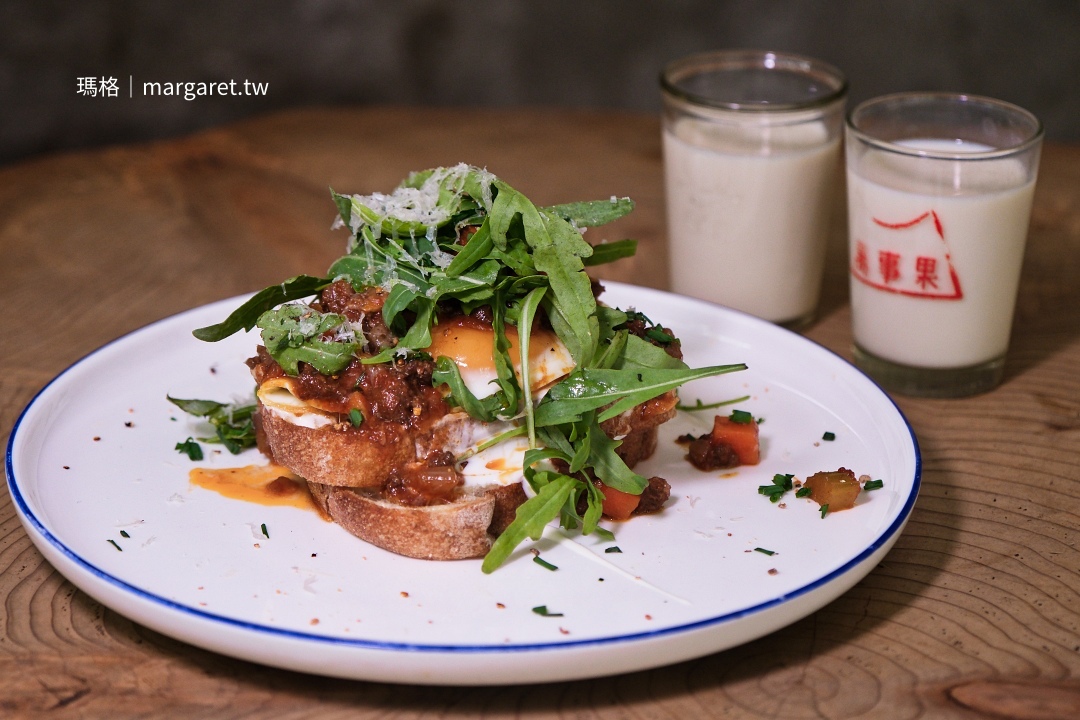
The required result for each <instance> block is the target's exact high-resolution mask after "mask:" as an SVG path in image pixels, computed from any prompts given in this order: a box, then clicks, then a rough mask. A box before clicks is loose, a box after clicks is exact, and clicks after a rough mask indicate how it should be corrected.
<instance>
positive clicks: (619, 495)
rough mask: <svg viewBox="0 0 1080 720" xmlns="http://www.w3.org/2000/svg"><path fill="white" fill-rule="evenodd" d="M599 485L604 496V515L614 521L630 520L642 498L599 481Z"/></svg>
mask: <svg viewBox="0 0 1080 720" xmlns="http://www.w3.org/2000/svg"><path fill="white" fill-rule="evenodd" d="M597 485H599V487H600V492H602V493H603V494H604V515H607V516H608V517H609V518H611V519H612V520H629V519H630V515H631V514H632V513H633V512H634V510H636V509H637V506H638V503H639V502H641V496H640V495H634V494H633V493H628V492H623V491H622V490H616V489H615V488H612V487H608V486H607V485H605V484H603V483H602V482H599V481H597Z"/></svg>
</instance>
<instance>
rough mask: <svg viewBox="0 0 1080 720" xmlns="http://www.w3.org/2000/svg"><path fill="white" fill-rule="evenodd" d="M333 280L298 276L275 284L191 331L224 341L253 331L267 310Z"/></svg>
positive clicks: (209, 340) (208, 339)
mask: <svg viewBox="0 0 1080 720" xmlns="http://www.w3.org/2000/svg"><path fill="white" fill-rule="evenodd" d="M331 282H332V280H331V279H329V278H317V277H312V276H310V275H297V276H296V277H294V278H290V279H288V280H286V281H285V282H283V283H281V284H280V285H272V286H270V287H268V288H266V289H264V290H261V291H259V292H257V293H255V294H254V295H253V296H252V297H251V298H249V299H248V300H247V302H245V303H244V304H243V305H241V306H240V307H238V308H237V309H236V310H234V311H233V312H232V314H231V315H229V317H227V318H225V320H224V321H222V322H220V323H218V324H217V325H209V326H207V327H202V328H198V329H197V330H194V331H193V332H192V333H191V334H192V335H194V336H195V337H197V338H198V339H200V340H204V341H206V342H217V341H218V340H224V339H225V338H227V337H229V336H230V335H232V334H233V333H236V332H239V331H240V330H250V329H251V328H253V327H255V323H256V322H258V320H259V316H261V315H262V314H263V313H264V312H266V311H267V310H271V309H272V308H275V307H277V306H278V305H280V304H281V303H283V302H288V301H290V300H299V299H301V298H306V297H311V296H312V295H314V294H315V293H317V292H319V291H320V290H322V289H323V288H324V287H326V286H327V285H329V284H330V283H331Z"/></svg>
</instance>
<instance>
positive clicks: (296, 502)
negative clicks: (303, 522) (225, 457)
mask: <svg viewBox="0 0 1080 720" xmlns="http://www.w3.org/2000/svg"><path fill="white" fill-rule="evenodd" d="M188 480H189V481H190V482H191V484H192V485H197V486H199V487H201V488H204V489H206V490H211V491H213V492H216V493H218V494H220V495H224V496H225V497H227V498H233V499H234V500H244V501H247V502H252V503H256V504H258V505H289V506H292V507H297V508H300V509H302V510H315V509H316V508H315V503H314V501H313V500H312V499H311V493H309V492H308V488H307V483H305V482H304V481H303V480H301V479H300V478H299V477H297V476H296V475H294V474H293V473H292V472H290V471H289V470H288V469H287V468H284V467H282V466H281V465H247V466H245V467H238V468H222V469H214V468H194V469H193V470H191V472H190V473H188Z"/></svg>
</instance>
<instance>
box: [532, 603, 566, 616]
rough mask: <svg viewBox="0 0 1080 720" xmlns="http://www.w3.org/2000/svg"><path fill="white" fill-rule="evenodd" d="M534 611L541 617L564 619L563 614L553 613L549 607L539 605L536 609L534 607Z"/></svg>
mask: <svg viewBox="0 0 1080 720" xmlns="http://www.w3.org/2000/svg"><path fill="white" fill-rule="evenodd" d="M532 611H533V612H534V613H536V614H537V615H539V616H541V617H562V616H563V614H562V613H557V612H551V611H550V610H548V607H547V605H537V606H536V607H534V608H533V609H532Z"/></svg>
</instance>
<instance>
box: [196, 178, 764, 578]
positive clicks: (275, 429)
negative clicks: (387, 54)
mask: <svg viewBox="0 0 1080 720" xmlns="http://www.w3.org/2000/svg"><path fill="white" fill-rule="evenodd" d="M333 198H334V200H335V202H336V204H337V207H338V210H339V213H340V216H341V219H340V224H342V225H344V226H346V227H348V229H349V231H350V240H349V246H348V252H347V254H346V255H345V256H344V257H342V258H340V259H339V260H337V261H336V262H335V263H334V264H333V265H332V266H331V267H330V268H329V270H328V271H327V273H326V276H325V277H311V276H298V277H294V278H292V279H290V280H287V281H285V282H283V283H282V284H280V285H275V286H273V287H270V288H267V289H266V290H263V291H262V292H260V293H257V294H256V295H254V296H253V297H252V298H251V299H250V300H248V301H247V302H246V303H244V305H242V306H241V307H240V308H238V309H237V310H236V311H235V312H234V313H233V314H232V315H230V316H229V318H227V319H226V320H225V321H224V322H222V323H220V324H218V325H214V326H211V327H207V328H201V329H199V330H197V331H195V335H196V337H198V338H200V339H203V340H208V341H215V340H220V339H222V338H224V337H227V336H229V335H231V334H232V333H234V332H237V331H239V330H241V329H245V330H250V329H252V328H253V327H255V326H258V328H259V329H260V330H261V334H262V344H261V345H260V346H259V347H258V349H257V351H256V354H255V355H254V357H252V358H251V359H249V360H248V365H249V367H250V368H251V372H252V375H253V376H254V378H255V381H256V383H257V391H256V397H257V403H256V410H255V412H254V425H255V429H256V433H257V438H258V444H259V447H260V449H261V450H262V451H263V452H264V453H266V454H267V455H269V456H270V457H272V459H273V460H274V461H275V462H277V463H279V464H281V465H284V466H285V467H287V468H289V469H290V470H291V471H293V472H294V473H296V474H297V475H298V476H300V477H301V478H303V479H304V480H306V481H307V483H308V486H309V488H310V490H311V494H312V496H313V498H314V499H315V501H316V504H317V505H318V506H319V507H320V508H321V509H322V511H323V512H324V513H326V514H327V515H328V516H329V517H330V518H331V519H333V520H334V521H335V522H337V523H339V524H341V525H342V526H343V527H345V528H346V529H348V530H349V531H350V532H351V533H353V534H354V535H356V536H358V537H360V538H362V539H364V540H366V541H368V542H370V543H372V544H375V545H378V546H380V547H383V548H386V549H388V550H391V551H393V552H396V553H400V554H403V555H408V556H411V557H418V558H428V559H439V560H448V559H458V558H471V557H481V556H486V557H485V562H484V566H483V567H484V570H485V571H491V570H492V569H494V568H495V567H497V566H498V565H499V564H500V563H501V562H503V561H504V560H505V559H506V558H507V557H508V556H509V555H510V553H511V552H512V551H513V549H514V548H515V547H516V546H517V545H518V544H519V543H521V542H522V541H523V540H524V539H525V538H526V537H532V538H538V537H539V536H540V533H541V532H542V531H543V528H544V526H545V525H547V524H548V523H550V522H551V521H553V520H555V519H559V520H560V522H561V523H562V525H563V526H564V527H567V528H580V530H581V531H582V532H584V533H592V532H597V531H599V532H605V531H604V530H603V529H601V528H600V526H599V525H598V523H599V521H600V520H601V517H602V516H604V515H606V516H608V517H611V518H615V519H625V518H627V517H629V516H630V515H631V514H634V513H641V512H653V511H656V510H659V509H660V508H661V507H662V506H663V504H664V502H665V501H666V500H667V499H668V493H669V488H668V485H667V483H666V482H665V481H664V480H662V479H660V478H652V479H649V478H645V477H642V476H641V475H639V474H637V473H635V472H634V471H633V469H632V468H633V467H634V466H635V465H636V464H637V463H638V462H639V461H640V460H643V459H644V458H647V457H648V456H649V455H651V454H652V452H653V451H654V449H655V447H656V439H657V427H658V426H659V425H660V424H662V423H663V422H665V421H667V420H668V419H670V418H671V417H672V416H673V415H674V414H675V405H676V402H677V397H676V388H677V387H678V386H679V385H681V384H683V383H685V382H687V381H689V380H693V379H696V378H701V377H706V376H710V375H716V374H720V373H723V372H729V371H732V370H739V369H742V368H743V366H742V365H727V366H714V367H707V368H701V369H690V368H688V367H687V366H686V364H685V363H683V361H682V359H681V352H680V346H679V341H678V340H677V339H676V338H675V336H674V335H673V333H672V332H671V331H670V330H669V329H667V328H664V327H660V326H657V325H654V324H653V323H651V322H650V321H649V319H648V318H647V317H646V316H644V315H642V314H641V313H639V312H635V311H634V310H632V309H627V310H620V309H616V308H612V307H607V306H605V305H604V304H603V303H602V302H598V301H597V295H598V294H599V293H600V291H601V288H600V286H599V285H598V284H597V283H594V282H593V281H592V280H591V279H590V278H589V276H588V275H587V274H586V271H585V268H586V266H589V265H595V264H597V263H601V262H608V261H611V260H615V259H619V258H621V257H626V256H628V255H631V254H633V252H634V250H635V243H634V242H633V241H630V240H624V241H619V242H613V243H604V244H598V245H595V246H593V245H590V244H589V243H588V242H586V241H585V239H584V238H583V234H584V232H585V229H586V228H588V227H592V226H596V225H601V224H604V223H607V222H609V221H612V220H614V219H617V218H618V217H620V216H622V215H624V214H626V213H627V212H629V211H630V210H631V209H632V208H633V204H632V203H631V202H630V200H629V199H625V198H623V199H617V198H614V197H612V198H611V199H610V200H600V201H596V202H585V203H572V204H567V205H557V206H551V207H537V206H535V205H534V204H533V203H532V202H530V201H529V200H528V199H527V198H526V197H525V196H524V195H522V194H521V193H519V192H517V191H516V190H514V189H513V188H512V187H510V186H509V185H507V184H506V183H504V182H503V181H502V180H500V179H498V178H496V177H495V176H494V175H492V174H491V173H489V172H487V171H485V170H481V169H478V168H475V167H471V166H468V165H457V166H454V167H449V168H436V169H433V170H427V171H424V172H418V173H414V174H412V175H410V176H409V177H408V178H407V179H406V180H405V181H403V182H402V184H401V185H400V186H399V187H398V188H396V189H395V190H394V191H393V192H392V193H389V194H378V193H377V194H372V195H367V196H358V195H354V196H346V195H339V194H337V193H334V194H333Z"/></svg>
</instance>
